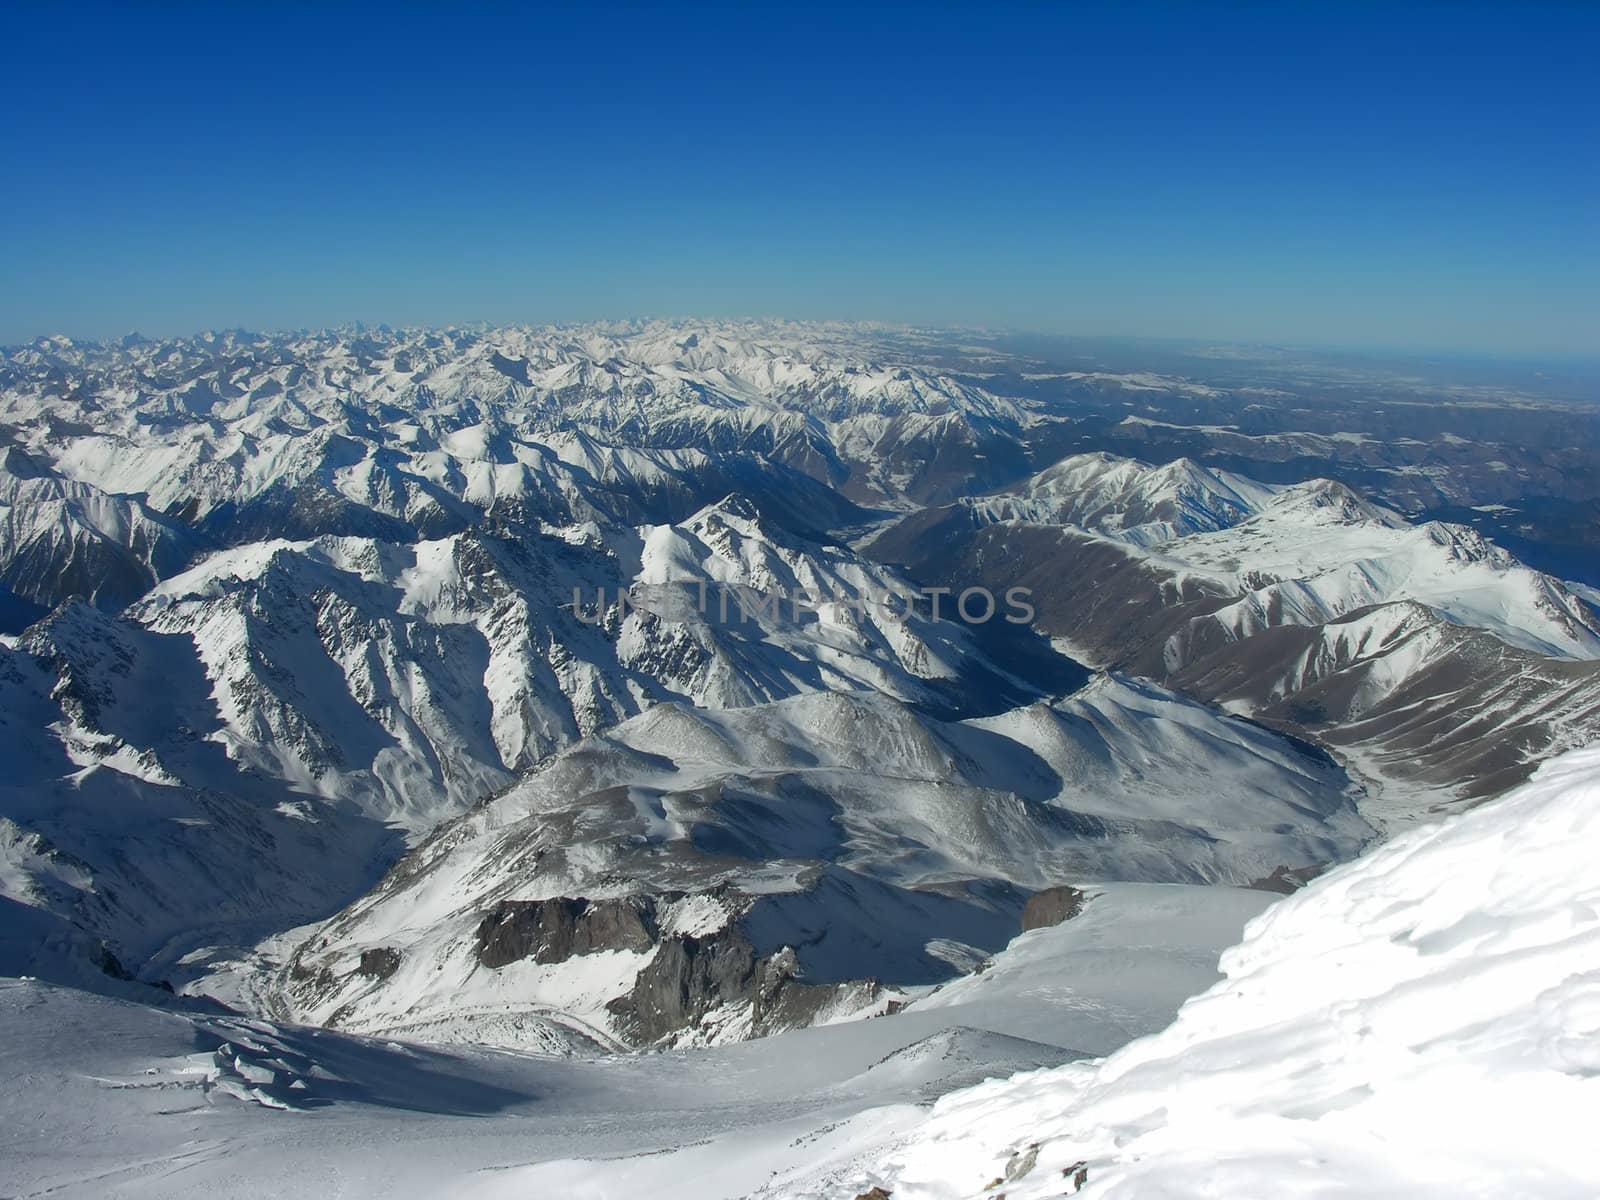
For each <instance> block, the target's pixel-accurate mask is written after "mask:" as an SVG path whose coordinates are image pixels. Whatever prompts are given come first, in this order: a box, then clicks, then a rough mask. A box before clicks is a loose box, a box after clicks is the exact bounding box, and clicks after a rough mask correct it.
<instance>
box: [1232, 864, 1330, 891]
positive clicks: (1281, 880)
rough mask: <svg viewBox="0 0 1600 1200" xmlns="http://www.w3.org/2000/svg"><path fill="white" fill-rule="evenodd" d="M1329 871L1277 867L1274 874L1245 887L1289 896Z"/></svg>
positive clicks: (1319, 867) (1318, 868) (1313, 867)
mask: <svg viewBox="0 0 1600 1200" xmlns="http://www.w3.org/2000/svg"><path fill="white" fill-rule="evenodd" d="M1327 869H1328V868H1327V867H1326V866H1311V867H1276V868H1274V869H1273V872H1272V874H1270V875H1264V876H1262V877H1261V878H1260V879H1257V880H1254V881H1252V882H1251V883H1248V884H1246V885H1245V886H1246V887H1252V888H1254V889H1255V890H1256V891H1258V892H1276V893H1277V894H1278V895H1280V896H1287V895H1289V894H1290V893H1292V892H1298V891H1299V890H1300V889H1301V888H1303V887H1305V885H1306V884H1308V883H1310V882H1311V881H1312V880H1313V879H1315V878H1316V877H1317V876H1318V875H1321V874H1322V873H1323V872H1324V871H1326V870H1327Z"/></svg>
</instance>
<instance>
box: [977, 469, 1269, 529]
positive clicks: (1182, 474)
mask: <svg viewBox="0 0 1600 1200" xmlns="http://www.w3.org/2000/svg"><path fill="white" fill-rule="evenodd" d="M1282 490H1283V489H1282V488H1279V487H1275V486H1272V485H1268V484H1262V483H1257V482H1256V481H1255V480H1253V479H1246V478H1245V477H1244V476H1242V475H1236V474H1234V473H1233V472H1231V471H1220V470H1213V469H1211V468H1208V467H1204V466H1201V465H1200V464H1198V463H1195V462H1191V461H1190V460H1189V459H1186V458H1180V459H1176V460H1174V461H1173V462H1170V463H1167V464H1166V465H1164V466H1152V465H1150V464H1148V463H1143V462H1139V461H1138V460H1137V459H1132V458H1119V457H1118V456H1116V455H1114V454H1107V453H1104V452H1100V453H1095V454H1077V455H1073V456H1072V457H1070V458H1065V459H1062V460H1061V461H1060V462H1058V463H1056V464H1055V465H1054V466H1052V467H1049V468H1047V469H1045V470H1043V471H1040V472H1039V473H1038V474H1036V475H1034V476H1033V477H1032V478H1030V479H1028V480H1026V481H1025V482H1023V483H1021V484H1018V485H1016V486H1014V487H1010V488H1007V489H1006V490H1005V491H1004V492H1001V493H998V494H996V495H993V496H983V497H977V498H974V499H970V500H966V501H964V503H965V505H966V506H967V507H968V508H969V509H970V510H971V511H972V512H973V514H974V515H975V516H977V517H978V518H979V519H980V520H983V521H1030V522H1033V523H1035V524H1053V525H1079V526H1082V527H1083V528H1085V529H1092V530H1094V531H1095V532H1097V533H1102V534H1105V535H1106V536H1107V537H1112V538H1116V539H1117V540H1119V541H1125V542H1128V543H1130V544H1132V545H1136V546H1149V545H1155V544H1157V543H1161V542H1169V541H1172V540H1173V539H1175V538H1180V537H1185V536H1187V535H1189V534H1191V533H1203V532H1213V531H1216V530H1219V529H1227V528H1230V527H1231V526H1233V525H1236V524H1238V523H1239V522H1240V521H1242V520H1244V519H1245V518H1246V517H1249V516H1252V515H1254V514H1255V513H1258V512H1260V511H1261V509H1262V508H1263V507H1264V506H1265V505H1266V504H1268V503H1269V502H1270V501H1271V500H1272V498H1273V497H1274V496H1276V495H1277V494H1278V493H1279V492H1280V491H1282Z"/></svg>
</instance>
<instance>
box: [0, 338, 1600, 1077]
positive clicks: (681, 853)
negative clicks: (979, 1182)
mask: <svg viewBox="0 0 1600 1200" xmlns="http://www.w3.org/2000/svg"><path fill="white" fill-rule="evenodd" d="M1219 369H1224V370H1225V373H1226V378H1221V379H1218V380H1215V381H1210V382H1208V381H1206V380H1204V379H1198V378H1191V377H1181V376H1178V375H1175V374H1168V373H1156V372H1151V371H1139V372H1130V371H1119V370H1114V369H1107V368H1106V367H1105V366H1104V365H1103V364H1101V365H1096V364H1093V363H1067V362H1049V361H1044V360H1041V359H1040V358H1039V357H1038V356H1037V354H1034V353H1025V352H1023V351H1021V350H1019V349H1017V348H1016V347H1014V346H1013V345H1012V344H1011V343H1009V342H1008V341H1007V340H1006V339H1002V338H998V337H992V336H990V335H984V334H967V335H952V334H948V333H938V332H935V331H916V330H889V329H874V328H870V327H856V326H832V325H801V324H789V323H736V322H730V323H720V324H719V323H710V324H679V323H652V324H642V325H614V326H613V325H607V326H584V327H571V328H549V329H520V328H518V329H473V330H456V329H450V330H404V331H392V330H387V329H378V330H365V329H359V330H336V331H325V332H318V333H303V334H288V335H276V336H265V335H254V334H245V333H238V332H231V333H221V334H206V335H200V336H197V337H190V338H178V339H168V340H146V339H127V340H125V341H123V342H121V343H117V344H113V345H99V344H80V343H75V342H72V341H70V340H67V339H61V338H52V339H43V340H41V341H39V342H36V343H32V344H30V345H28V346H23V347H13V348H11V349H9V350H7V351H6V352H5V353H4V357H3V358H0V586H3V589H4V591H3V592H0V628H4V629H5V630H6V632H5V634H4V636H3V637H0V753H3V756H4V759H5V761H6V762H7V763H8V765H10V767H11V770H10V771H9V773H8V775H7V777H6V778H5V779H4V780H0V899H3V900H4V902H5V903H6V906H7V909H8V911H16V912H17V913H19V914H21V915H19V917H18V919H17V920H16V921H15V922H11V923H9V925H8V932H7V933H6V934H5V935H4V940H3V942H0V955H3V957H4V963H3V965H4V966H5V967H6V969H8V970H11V971H13V972H21V971H26V972H27V973H32V974H39V975H43V976H46V977H50V978H58V979H62V980H67V981H71V982H74V983H78V984H81V983H82V982H83V981H84V980H86V979H87V980H89V981H90V982H92V983H94V984H95V985H96V986H97V987H104V988H109V989H112V990H114V991H118V992H119V994H120V993H121V992H122V991H124V990H126V989H127V988H129V987H137V986H138V984H139V983H140V982H142V983H144V984H160V983H165V984H166V985H167V986H169V987H172V988H175V989H177V990H178V991H180V992H186V993H190V994H192V995H199V994H210V995H214V996H216V997H219V998H223V999H227V1000H228V1001H229V1002H230V1003H234V1004H236V1005H238V1006H241V1007H253V1008H256V1009H259V1010H261V1011H264V1012H269V1013H271V1014H273V1015H275V1016H278V1017H292V1018H295V1019H301V1020H309V1021H315V1022H318V1023H324V1024H329V1025H334V1026H339V1027H343V1028H346V1029H350V1030H355V1031H358V1032H368V1033H384V1032H396V1031H403V1032H405V1033H406V1035H407V1036H419V1037H426V1038H430V1039H433V1040H479V1041H490V1042H495V1041H498V1042H501V1043H504V1044H511V1045H518V1046H530V1045H532V1046H539V1047H545V1048H553V1049H557V1050H560V1051H562V1052H585V1051H587V1050H593V1049H594V1048H595V1047H616V1046H641V1045H655V1044H666V1043H672V1044H694V1043H704V1042H721V1041H730V1040H738V1039H741V1038H746V1037H750V1036H753V1035H756V1034H762V1033H770V1032H774V1031H777V1030H779V1029H783V1028H788V1027H792V1026H795V1025H807V1024H813V1023H816V1022H819V1021H833V1020H841V1019H845V1018H846V1017H850V1016H861V1015H866V1014H869V1013H883V1012H888V1011H891V1010H892V1009H898V1008H900V1007H902V1006H903V1005H905V1004H906V1003H908V1002H909V1001H910V1000H912V999H914V998H915V995H916V990H917V989H918V988H925V987H926V986H928V985H931V984H933V983H937V982H940V981H942V980H948V979H952V978H955V977H957V976H960V975H963V974H964V973H967V972H970V971H971V970H972V969H973V968H974V967H975V966H978V965H981V964H982V963H983V962H985V961H987V959H988V957H989V956H990V955H992V954H994V953H996V952H998V951H999V950H1000V949H1001V948H1002V947H1003V946H1004V945H1005V944H1006V942H1007V940H1008V939H1009V938H1010V937H1011V936H1012V934H1014V933H1015V931H1016V929H1017V922H1018V920H1019V914H1020V911H1021V908H1022V905H1023V903H1024V901H1025V900H1026V899H1027V897H1028V896H1029V895H1030V894H1032V893H1034V892H1037V891H1039V890H1041V889H1045V888H1048V887H1050V886H1053V885H1057V884H1072V883H1077V882H1083V881H1120V882H1129V883H1195V884H1200V883H1221V884H1239V885H1243V884H1250V883H1252V882H1256V881H1261V880H1265V879H1267V878H1269V877H1274V876H1275V873H1277V874H1276V877H1277V878H1280V879H1281V878H1283V877H1284V875H1283V872H1301V871H1305V870H1308V869H1312V868H1318V867H1321V866H1323V865H1326V864H1329V863H1333V862H1337V861H1342V860H1344V859H1347V858H1350V857H1352V856H1353V855H1355V854H1356V853H1357V852H1358V851H1359V850H1360V849H1361V848H1362V847H1363V846H1364V845H1367V844H1369V843H1370V842H1371V841H1372V840H1373V839H1374V838H1376V837H1378V836H1380V835H1382V834H1383V833H1385V832H1387V831H1388V830H1389V829H1392V828H1393V827H1395V826H1398V825H1404V824H1406V823H1409V822H1410V821H1412V820H1414V819H1415V818H1416V817H1417V816H1418V815H1419V814H1421V813H1425V812H1427V811H1429V810H1431V809H1435V808H1437V807H1439V806H1449V805H1457V804H1461V803H1463V802H1466V801H1470V800H1472V799H1474V798H1476V797H1481V796H1484V795H1487V794H1490V793H1492V792H1494V791H1497V790H1499V789H1500V788H1502V787H1504V786H1507V785H1509V784H1511V783H1513V782H1515V781H1517V780H1519V779H1521V778H1522V777H1524V776H1525V775H1526V774H1527V773H1528V772H1529V771H1531V770H1532V769H1533V767H1534V765H1536V763H1537V762H1538V761H1540V760H1541V759H1542V758H1543V757H1545V756H1547V755H1549V754H1552V753H1554V752H1556V751H1558V750H1561V749H1564V748H1566V747H1569V746H1572V745H1576V744H1579V743H1581V742H1583V741H1584V740H1587V739H1588V738H1591V737H1593V736H1595V734H1596V733H1597V732H1600V666H1597V663H1600V616H1597V613H1596V610H1595V608H1594V606H1593V602H1594V599H1595V596H1596V594H1597V593H1596V592H1595V591H1594V590H1593V586H1592V585H1593V584H1594V582H1595V581H1594V580H1575V581H1573V582H1571V583H1569V582H1566V581H1564V580H1563V579H1562V578H1560V577H1559V576H1558V575H1557V574H1551V573H1547V572H1545V571H1542V570H1540V569H1537V568H1536V567H1535V566H1532V565H1529V564H1528V563H1526V562H1524V561H1523V560H1522V559H1521V558H1519V557H1517V556H1514V555H1513V554H1512V553H1511V552H1509V551H1508V550H1507V549H1505V548H1503V547H1502V546H1501V545H1499V544H1497V542H1496V541H1495V538H1494V535H1495V534H1496V533H1497V532H1498V531H1499V530H1500V529H1502V528H1506V529H1509V528H1511V527H1512V524H1511V523H1512V522H1513V521H1514V519H1515V514H1516V513H1517V512H1518V511H1519V506H1522V507H1527V506H1534V505H1546V506H1548V505H1553V504H1555V503H1557V501H1556V499H1555V498H1554V496H1553V494H1552V488H1551V484H1550V476H1549V472H1550V471H1554V472H1556V473H1557V474H1558V475H1559V474H1561V473H1562V472H1564V471H1565V470H1566V468H1565V466H1564V465H1563V460H1562V459H1561V455H1562V454H1566V453H1569V452H1570V451H1571V447H1570V446H1569V447H1566V448H1560V447H1555V448H1547V449H1546V450H1539V449H1537V445H1538V444H1539V443H1540V442H1541V441H1548V442H1552V443H1554V442H1555V441H1556V440H1557V439H1560V438H1562V437H1566V438H1567V440H1568V441H1571V440H1572V437H1571V436H1569V435H1566V434H1563V432H1562V431H1563V430H1571V429H1574V428H1575V429H1578V430H1579V433H1580V435H1582V436H1587V434H1583V431H1584V430H1586V429H1587V428H1588V426H1587V425H1585V424H1584V421H1585V420H1586V418H1585V417H1584V415H1583V413H1582V412H1581V411H1579V410H1577V409H1575V408H1574V407H1573V406H1572V405H1570V404H1565V403H1561V402H1557V401H1555V400H1550V399H1548V398H1542V397H1527V396H1518V397H1507V398H1505V399H1504V400H1503V401H1502V402H1500V403H1499V405H1498V407H1497V405H1496V402H1494V401H1492V400H1490V399H1488V398H1485V397H1483V396H1478V395H1473V396H1471V397H1467V398H1466V402H1467V407H1466V408H1465V409H1464V410H1463V411H1466V412H1467V413H1468V414H1469V417H1468V418H1466V419H1465V420H1464V423H1463V425H1462V428H1463V429H1468V430H1469V431H1470V434H1471V436H1467V435H1465V434H1463V435H1452V436H1454V437H1455V441H1454V442H1448V441H1442V442H1438V443H1437V445H1439V446H1442V447H1443V449H1442V450H1435V449H1429V447H1428V443H1426V442H1424V441H1423V440H1422V439H1419V438H1415V437H1408V436H1396V435H1394V430H1393V427H1394V425H1395V423H1396V422H1399V423H1401V424H1402V425H1404V427H1405V428H1407V429H1412V428H1413V426H1417V425H1418V423H1425V422H1426V421H1427V420H1428V419H1436V417H1434V418H1430V416H1429V413H1430V412H1435V413H1436V411H1437V410H1436V409H1435V410H1430V409H1428V406H1427V403H1426V401H1425V398H1424V397H1425V394H1426V389H1425V387H1423V385H1421V384H1418V383H1417V382H1416V381H1414V380H1413V381H1409V382H1406V383H1404V384H1403V385H1402V384H1391V385H1386V386H1390V387H1391V391H1390V392H1389V393H1387V394H1388V395H1389V396H1390V398H1389V399H1388V400H1386V401H1384V402H1383V403H1382V404H1379V403H1378V402H1376V401H1373V400H1371V399H1370V398H1369V399H1368V400H1367V401H1366V402H1365V403H1364V404H1363V403H1357V402H1356V400H1355V399H1353V398H1352V396H1351V394H1350V388H1351V386H1352V384H1351V381H1350V379H1348V378H1343V379H1330V378H1328V377H1327V376H1326V375H1319V374H1317V373H1316V372H1315V371H1312V370H1310V369H1309V368H1308V376H1307V378H1306V379H1303V380H1301V381H1300V382H1299V383H1298V384H1295V383H1294V382H1293V381H1292V380H1287V379H1285V377H1284V376H1283V373H1282V367H1281V365H1275V366H1274V367H1273V368H1272V369H1271V371H1270V372H1268V373H1266V374H1263V375H1261V376H1259V377H1256V378H1252V379H1249V380H1245V379H1241V378H1240V377H1239V374H1240V372H1241V371H1244V370H1246V368H1245V367H1243V366H1241V365H1240V364H1239V363H1238V362H1237V361H1233V360H1229V361H1227V362H1226V364H1225V368H1219ZM1263 370H1264V371H1265V370H1266V369H1265V368H1263ZM1296 387H1299V388H1300V389H1302V390H1301V391H1296V390H1295V388H1296ZM1419 389H1420V390H1419ZM1306 393H1315V394H1316V395H1317V396H1319V397H1322V398H1324V399H1326V403H1318V404H1311V403H1309V402H1307V401H1306V398H1305V397H1306ZM1452 396H1453V398H1454V399H1456V400H1462V399H1463V398H1462V397H1461V396H1460V395H1459V394H1455V393H1452ZM1297 414H1300V415H1298V416H1297ZM1330 414H1331V415H1330ZM1494 414H1498V416H1495V415H1494ZM1335 419H1336V420H1339V421H1342V422H1348V428H1343V429H1329V428H1328V423H1329V422H1330V421H1331V420H1335ZM1497 422H1498V423H1497ZM1513 422H1515V428H1516V429H1517V430H1518V431H1519V435H1524V434H1525V435H1526V436H1520V437H1519V438H1513V437H1511V436H1509V435H1507V436H1505V437H1503V438H1501V437H1500V436H1499V435H1498V434H1497V433H1496V431H1497V430H1499V431H1500V432H1501V433H1504V432H1505V431H1506V430H1508V429H1510V428H1512V427H1513V426H1512V423H1513ZM1582 436H1578V439H1577V441H1578V444H1579V445H1580V447H1581V446H1582V445H1584V444H1587V443H1583V441H1582ZM1519 440H1520V441H1521V442H1522V443H1523V445H1522V448H1521V449H1519V448H1518V446H1517V445H1516V443H1517V442H1518V441H1519ZM1413 443H1414V444H1413ZM1529 446H1534V447H1535V448H1534V449H1529ZM1164 449H1170V450H1172V451H1173V452H1172V453H1170V454H1168V453H1163V450H1164ZM1132 451H1137V452H1138V453H1137V455H1135V454H1134V453H1131V452H1132ZM1179 451H1181V452H1179ZM1541 454H1543V455H1544V456H1545V457H1544V458H1542V459H1541V458H1540V455H1541ZM1552 463H1554V465H1553V466H1552V465H1551V464H1552ZM1494 464H1499V465H1498V466H1495V465H1494ZM1580 501H1581V498H1574V499H1573V502H1574V503H1578V502H1580ZM1445 509H1450V510H1451V511H1452V512H1455V513H1456V515H1458V516H1459V515H1461V514H1463V513H1464V514H1475V515H1474V516H1473V519H1471V520H1456V519H1441V518H1439V517H1438V516H1437V515H1436V510H1437V511H1443V510H1445ZM1478 518H1482V519H1481V520H1479V519H1478ZM1517 536H1518V537H1520V538H1522V540H1523V541H1525V542H1529V541H1530V539H1531V543H1530V544H1532V545H1533V547H1534V553H1533V554H1532V555H1531V557H1534V558H1538V557H1540V555H1541V554H1542V553H1544V551H1548V552H1549V555H1550V557H1549V561H1551V562H1554V561H1559V560H1560V554H1561V546H1562V545H1564V544H1566V543H1564V542H1561V540H1560V538H1557V539H1556V540H1555V541H1552V542H1550V543H1548V544H1545V543H1541V542H1539V539H1538V536H1537V529H1535V530H1534V531H1533V533H1526V532H1524V533H1522V534H1518V535H1517ZM1565 536H1566V535H1565V534H1562V535H1561V537H1565ZM1541 547H1543V549H1542V550H1541ZM968 588H984V589H988V590H989V591H990V592H992V593H995V594H997V595H1000V594H1005V593H1006V592H1008V591H1009V590H1011V589H1022V593H1021V594H1023V595H1025V596H1026V597H1027V598H1028V607H1029V609H1030V610H1031V612H1032V618H1033V619H1032V622H1031V624H1019V625H1013V624H1009V623H1007V622H1004V621H1000V620H986V621H985V620H973V619H963V618H962V616H961V613H960V610H958V609H957V607H956V606H955V605H954V604H952V603H948V602H947V603H946V604H945V606H944V609H943V611H942V612H936V611H935V610H934V609H933V607H932V605H930V604H929V603H927V599H928V597H929V596H930V595H931V594H938V595H943V596H945V597H947V598H954V597H957V596H959V595H960V593H961V592H962V591H963V590H965V589H968ZM707 589H713V590H716V589H735V590H736V595H738V596H750V597H754V598H756V599H757V601H758V602H757V603H755V604H753V605H752V606H751V610H750V611H749V612H746V611H744V610H743V608H742V607H740V608H737V609H736V610H735V611H729V610H727V609H726V607H725V606H724V607H723V608H722V609H720V610H719V609H718V608H717V607H716V606H714V605H713V606H709V607H708V606H707V604H706V603H705V599H704V597H705V596H706V595H707V594H708V592H707ZM619 594H626V595H628V597H629V600H630V603H629V605H628V606H627V608H626V611H622V610H620V609H618V608H616V607H613V606H607V605H605V604H599V603H593V602H595V601H599V600H602V599H603V598H604V597H606V596H610V597H613V598H615V597H616V596H618V595H619ZM722 594H723V595H726V592H723V593H722ZM884 594H894V595H901V596H912V597H918V599H916V600H915V601H914V602H913V603H911V604H910V605H909V606H907V607H903V608H902V609H901V610H899V611H895V610H892V609H885V608H883V607H881V606H878V605H875V604H873V603H871V601H872V599H873V598H874V597H877V596H882V595H884ZM798 596H804V597H808V598H811V599H812V600H816V601H818V602H817V603H813V604H808V605H807V606H805V607H800V606H797V605H795V604H793V603H792V601H793V599H794V598H795V597H798ZM291 931H293V932H291ZM146 991H148V992H151V993H153V992H154V991H155V989H154V988H146Z"/></svg>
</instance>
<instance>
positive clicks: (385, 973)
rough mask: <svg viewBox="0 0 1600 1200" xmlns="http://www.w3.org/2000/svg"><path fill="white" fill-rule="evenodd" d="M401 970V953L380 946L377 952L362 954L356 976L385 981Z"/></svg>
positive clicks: (368, 951)
mask: <svg viewBox="0 0 1600 1200" xmlns="http://www.w3.org/2000/svg"><path fill="white" fill-rule="evenodd" d="M399 969H400V951H398V950H396V949H394V948H393V947H390V946H379V947H378V948H377V949H375V950H363V951H362V952H361V965H360V966H358V967H356V974H358V975H365V976H366V977H367V978H368V979H377V980H384V979H387V978H389V976H391V975H393V974H394V973H395V972H396V971H398V970H399Z"/></svg>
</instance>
